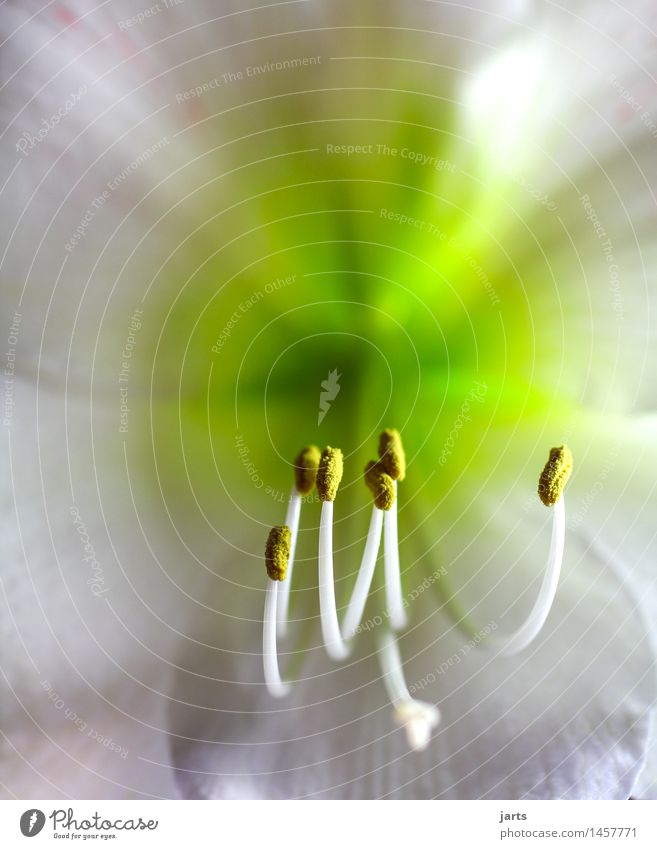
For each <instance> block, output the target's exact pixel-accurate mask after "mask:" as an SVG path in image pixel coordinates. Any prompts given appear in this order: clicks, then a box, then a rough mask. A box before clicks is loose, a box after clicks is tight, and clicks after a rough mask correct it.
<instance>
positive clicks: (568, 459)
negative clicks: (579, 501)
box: [538, 445, 573, 507]
mask: <svg viewBox="0 0 657 849" xmlns="http://www.w3.org/2000/svg"><path fill="white" fill-rule="evenodd" d="M572 470H573V455H572V453H571V450H570V448H569V447H568V446H567V445H558V446H557V447H556V448H551V449H550V456H549V458H548V461H547V463H546V464H545V468H544V469H543V471H542V472H541V477H540V478H539V480H538V495H539V498H540V499H541V501H542V502H543V504H545V506H546V507H552V505H553V504H556V503H557V501H558V500H559V499H560V498H561V493H562V492H563V491H564V488H565V486H566V484H567V483H568V478H569V477H570V473H571V472H572Z"/></svg>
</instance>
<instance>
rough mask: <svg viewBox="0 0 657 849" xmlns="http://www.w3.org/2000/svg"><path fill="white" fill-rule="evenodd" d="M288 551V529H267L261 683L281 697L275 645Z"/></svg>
mask: <svg viewBox="0 0 657 849" xmlns="http://www.w3.org/2000/svg"><path fill="white" fill-rule="evenodd" d="M289 554H290V529H289V528H288V527H287V526H285V525H283V526H275V527H273V528H272V529H271V531H270V532H269V536H268V537H267V545H266V546H265V563H266V566H267V575H268V580H267V591H266V593H265V612H264V614H263V617H262V620H263V621H262V663H263V671H264V676H265V684H266V685H267V689H268V690H269V692H270V694H271V695H272V696H275V697H276V698H280V697H282V696H285V695H286V694H287V693H288V692H289V689H290V687H289V684H286V683H284V682H283V681H282V680H281V675H280V672H279V669H278V652H277V648H276V606H277V600H278V584H279V582H280V581H282V580H283V579H284V578H285V573H286V571H287V560H288V557H289Z"/></svg>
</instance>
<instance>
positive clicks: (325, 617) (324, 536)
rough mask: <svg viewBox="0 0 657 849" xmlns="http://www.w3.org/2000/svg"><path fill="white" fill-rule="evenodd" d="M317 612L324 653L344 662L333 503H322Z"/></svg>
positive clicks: (344, 648)
mask: <svg viewBox="0 0 657 849" xmlns="http://www.w3.org/2000/svg"><path fill="white" fill-rule="evenodd" d="M319 610H320V617H321V623H322V636H323V638H324V645H325V647H326V651H327V653H328V655H329V657H331V658H332V659H333V660H344V658H346V657H347V655H348V654H349V650H348V648H347V646H346V645H345V644H344V643H343V641H342V637H341V636H340V625H339V623H338V611H337V609H336V606H335V586H334V584H333V502H332V501H323V502H322V514H321V518H320V523H319Z"/></svg>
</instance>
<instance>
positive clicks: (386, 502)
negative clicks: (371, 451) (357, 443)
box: [365, 460, 395, 510]
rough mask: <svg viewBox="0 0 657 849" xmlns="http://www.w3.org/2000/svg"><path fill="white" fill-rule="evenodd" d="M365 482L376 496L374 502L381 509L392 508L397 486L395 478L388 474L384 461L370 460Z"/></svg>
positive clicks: (366, 469) (366, 467)
mask: <svg viewBox="0 0 657 849" xmlns="http://www.w3.org/2000/svg"><path fill="white" fill-rule="evenodd" d="M365 483H366V484H367V486H368V487H369V489H370V491H371V493H372V495H373V496H374V504H375V505H376V506H377V507H378V508H379V510H390V508H391V507H392V505H393V504H394V501H395V486H394V481H393V479H392V478H391V477H390V475H388V474H386V471H385V469H384V468H383V464H382V463H377V462H375V461H374V460H370V462H369V463H368V464H367V466H365Z"/></svg>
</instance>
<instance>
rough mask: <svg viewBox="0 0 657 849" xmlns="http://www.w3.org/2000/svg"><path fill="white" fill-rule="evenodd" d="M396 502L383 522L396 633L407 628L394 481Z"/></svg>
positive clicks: (388, 596) (388, 595)
mask: <svg viewBox="0 0 657 849" xmlns="http://www.w3.org/2000/svg"><path fill="white" fill-rule="evenodd" d="M393 487H394V491H395V500H394V503H393V505H392V507H391V508H390V510H386V515H385V518H384V520H383V523H384V524H383V558H384V566H385V575H386V604H387V606H388V617H389V619H390V625H391V626H392V628H394V630H395V631H401V630H402V629H403V628H405V627H406V611H405V610H404V600H403V596H402V585H401V571H400V566H399V539H398V532H397V481H393Z"/></svg>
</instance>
